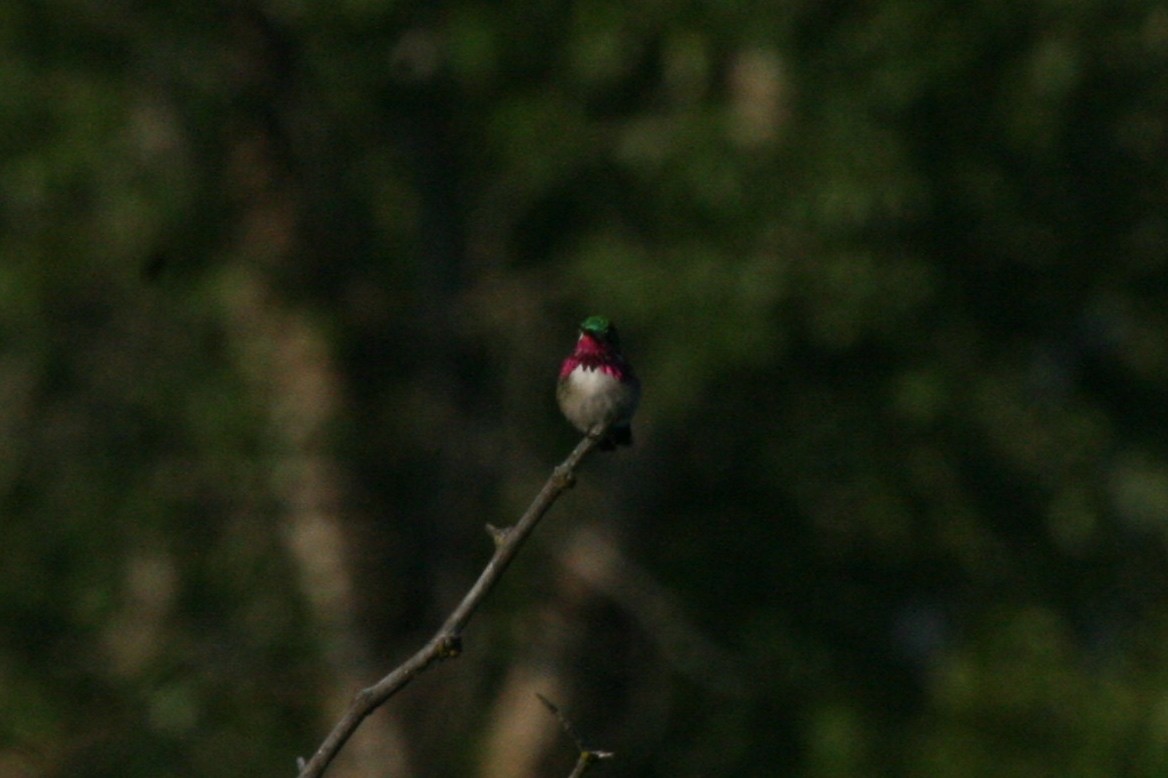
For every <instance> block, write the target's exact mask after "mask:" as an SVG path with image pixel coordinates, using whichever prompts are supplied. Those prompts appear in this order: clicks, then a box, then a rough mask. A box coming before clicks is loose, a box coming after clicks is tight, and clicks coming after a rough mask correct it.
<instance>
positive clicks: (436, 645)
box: [297, 434, 600, 778]
mask: <svg viewBox="0 0 1168 778" xmlns="http://www.w3.org/2000/svg"><path fill="white" fill-rule="evenodd" d="M599 443H600V435H599V434H589V435H587V436H585V437H584V438H583V439H582V440H581V441H580V442H579V443H578V444H577V445H576V448H575V449H573V451H572V453H571V454H569V455H568V458H567V459H565V460H564V461H563V463H562V464H560V466H559V467H557V468H556V469H555V470H553V471H552V474H551V476H550V477H549V478H548V480H547V483H545V484H544V485H543V488H542V489H541V490H540V492H539V494H538V495H536V497H535V500H534V501H533V502H532V503H531V506H530V507H528V509H527V511H526V512H525V513H524V514H523V516H521V517H520V519H519V521H517V522H515V525H514V526H512V527H508V528H506V529H499V528H497V527H491V526H490V525H488V527H487V531H488V532H489V533H490V535H491V538H492V539H493V540H494V543H495V553H494V554H493V555H492V556H491V559H490V561H488V562H487V566H486V567H485V568H483V572H482V573H481V574H480V575H479V578H478V580H477V581H475V583H474V586H472V587H471V589H470V591H468V592H467V593H466V596H465V597H463V599H462V602H460V603H459V604H458V607H456V608H455V609H454V612H452V613H451V614H450V616H449V617H448V618H447V619H446V623H444V624H443V625H442V628H441V629H439V630H438V632H437V633H436V634H435V635H434V637H432V638H430V640H429V642H427V643H426V645H424V646H423V647H422V648H421V649H419V650H418V651H417V653H415V654H414V655H413V656H411V657H410V658H409V659H407V660H406V661H405V662H403V663H402V664H400V665H398V667H397V668H396V669H395V670H394V671H393V672H391V673H390V674H389V675H387V676H385V677H384V678H382V679H381V680H380V681H378V682H377V683H375V684H373V685H372V686H370V687H368V688H366V689H362V690H361V691H360V692H358V693H357V695H356V696H355V697H354V698H353V701H352V702H351V703H350V704H349V708H348V710H346V711H345V714H344V715H343V716H341V719H340V721H338V722H337V723H336V725H335V726H334V727H333V729H332V731H331V732H329V734H328V737H326V738H325V739H324V742H323V743H321V745H320V748H318V749H317V750H316V753H315V754H313V756H312V759H310V760H308V761H307V762H305V761H304V760H303V759H299V760H297V764H298V767H299V769H300V778H319V776H321V775H323V774H324V771H325V769H326V768H327V767H328V766H329V764H330V763H331V762H332V761H333V759H334V758H335V757H336V755H337V754H338V753H340V751H341V749H342V748H344V746H345V743H346V742H348V740H349V738H350V737H351V736H352V735H353V733H354V732H356V731H357V727H359V726H361V722H363V721H364V720H365V719H366V718H367V717H368V716H369V714H371V713H372V712H373V711H375V710H377V708H379V707H381V705H383V704H384V703H385V701H386V700H388V699H389V698H390V697H392V696H393V695H394V694H396V693H397V692H399V691H401V689H402V688H403V687H404V686H405V685H406V684H408V683H409V682H410V681H412V680H413V679H414V678H416V677H417V676H418V675H419V674H421V673H422V672H423V671H424V670H426V669H427V668H429V667H430V665H432V664H434V662H436V661H438V660H440V659H453V658H454V657H457V656H458V655H459V654H460V653H462V631H463V629H464V628H465V627H466V625H467V622H469V621H470V619H471V617H472V616H473V615H474V614H475V611H476V610H478V607H479V605H480V604H482V601H483V599H484V598H486V596H487V594H489V593H490V591H491V589H492V588H494V586H495V584H496V583H497V582H498V580H499V577H500V576H502V575H503V572H504V571H505V570H506V569H507V566H508V565H509V564H511V560H512V559H514V558H515V554H516V553H517V552H518V551H519V547H520V546H522V545H523V542H524V541H525V540H526V539H527V537H528V536H529V535H530V534H531V531H532V530H534V529H535V526H536V525H537V524H539V521H540V519H542V518H543V516H544V514H545V513H547V512H548V509H549V508H551V507H552V505H553V504H554V503H555V501H556V500H557V499H558V498H559V496H560V495H561V494H563V492H564V491H565V490H567V489H568V488H569V487H571V486H572V484H573V483H574V482H575V471H576V468H577V467H579V465H580V463H581V462H582V461H583V460H584V457H586V456H587V455H588V453H589V452H591V451H592V449H593V448H595V447H596V446H597V445H598V444H599ZM581 758H583V757H581ZM572 774H573V775H582V774H583V773H581V772H574V773H572Z"/></svg>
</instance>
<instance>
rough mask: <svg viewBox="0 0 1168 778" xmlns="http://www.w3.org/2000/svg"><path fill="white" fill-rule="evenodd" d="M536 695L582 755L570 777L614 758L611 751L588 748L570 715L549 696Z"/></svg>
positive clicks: (581, 773) (577, 776) (575, 776)
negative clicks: (570, 719)
mask: <svg viewBox="0 0 1168 778" xmlns="http://www.w3.org/2000/svg"><path fill="white" fill-rule="evenodd" d="M535 696H536V697H539V701H540V702H542V703H543V704H544V706H545V707H547V709H548V710H550V711H551V712H552V715H553V716H555V717H556V719H558V720H559V722H560V726H561V727H562V728H563V730H564V732H565V733H567V735H568V737H570V738H571V739H572V742H573V743H575V744H576V750H577V751H578V752H579V753H580V756H579V757H578V758H577V759H576V766H575V767H574V768H573V769H572V773H571V775H569V776H568V778H579V776H581V775H583V774H584V773H586V772H588V770H589V769H591V767H592V765H594V764H596V763H597V762H599V761H601V760H603V759H612V757H613V753H612V752H611V751H597V750H596V749H594V748H587V747H586V746H585V745H584V741H583V740H581V739H580V735H579V734H578V733H577V732H576V728H575V727H574V726H572V722H571V721H569V720H568V717H567V716H565V715H564V714H563V712H562V711H561V710H560V709H559V708H557V707H556V706H555V705H553V704H552V701H551V700H549V699H548V698H547V697H544V696H543V695H542V694H539V693H536V695H535Z"/></svg>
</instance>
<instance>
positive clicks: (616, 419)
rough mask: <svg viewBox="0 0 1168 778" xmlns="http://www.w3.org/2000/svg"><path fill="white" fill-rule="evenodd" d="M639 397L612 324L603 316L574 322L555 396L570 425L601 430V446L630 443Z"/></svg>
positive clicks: (637, 384)
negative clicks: (573, 343) (576, 329)
mask: <svg viewBox="0 0 1168 778" xmlns="http://www.w3.org/2000/svg"><path fill="white" fill-rule="evenodd" d="M640 399H641V382H640V381H639V380H637V376H636V374H635V373H634V372H633V367H632V365H630V364H629V362H628V360H627V359H625V356H624V354H623V353H621V349H620V338H619V337H618V335H617V331H616V327H614V326H613V325H612V322H610V321H609V320H608V319H607V318H606V317H604V316H589V317H588V318H587V319H585V320H584V321H583V322H581V324H580V335H579V338H578V339H577V340H576V348H575V350H574V351H573V352H572V353H571V354H570V355H569V356H568V358H567V359H565V360H564V363H563V365H561V366H560V378H559V383H558V384H557V386H556V400H557V401H558V402H559V404H560V410H561V411H563V412H564V416H566V417H567V418H568V421H570V422H572V424H573V426H575V427H576V429H578V430H580V431H581V432H583V433H586V434H589V435H595V434H597V433H599V431H600V430H602V429H606V430H607V432H606V433H605V436H604V438H603V439H602V440H601V442H600V448H601V449H602V450H609V451H610V450H612V449H614V448H616V447H617V446H618V445H619V446H628V445H632V442H633V431H632V427H631V426H630V422H631V421H632V418H633V414H634V413H635V412H636V410H637V403H638V402H639V401H640Z"/></svg>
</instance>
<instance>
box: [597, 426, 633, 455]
mask: <svg viewBox="0 0 1168 778" xmlns="http://www.w3.org/2000/svg"><path fill="white" fill-rule="evenodd" d="M631 445H633V428H632V427H631V426H630V425H628V424H625V425H623V426H620V427H613V428H612V429H611V430H609V431H608V438H606V439H605V441H604V442H603V443H602V444H601V445H600V450H601V451H612V450H613V449H615V448H616V447H617V446H631Z"/></svg>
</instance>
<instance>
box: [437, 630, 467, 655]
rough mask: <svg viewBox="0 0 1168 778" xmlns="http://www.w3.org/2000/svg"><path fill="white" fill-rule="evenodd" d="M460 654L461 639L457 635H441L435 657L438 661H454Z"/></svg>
mask: <svg viewBox="0 0 1168 778" xmlns="http://www.w3.org/2000/svg"><path fill="white" fill-rule="evenodd" d="M461 653H462V638H461V637H459V636H458V635H442V636H441V637H440V638H438V642H437V645H436V652H435V656H437V657H438V658H439V659H454V658H455V657H457V656H458V655H459V654H461Z"/></svg>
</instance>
